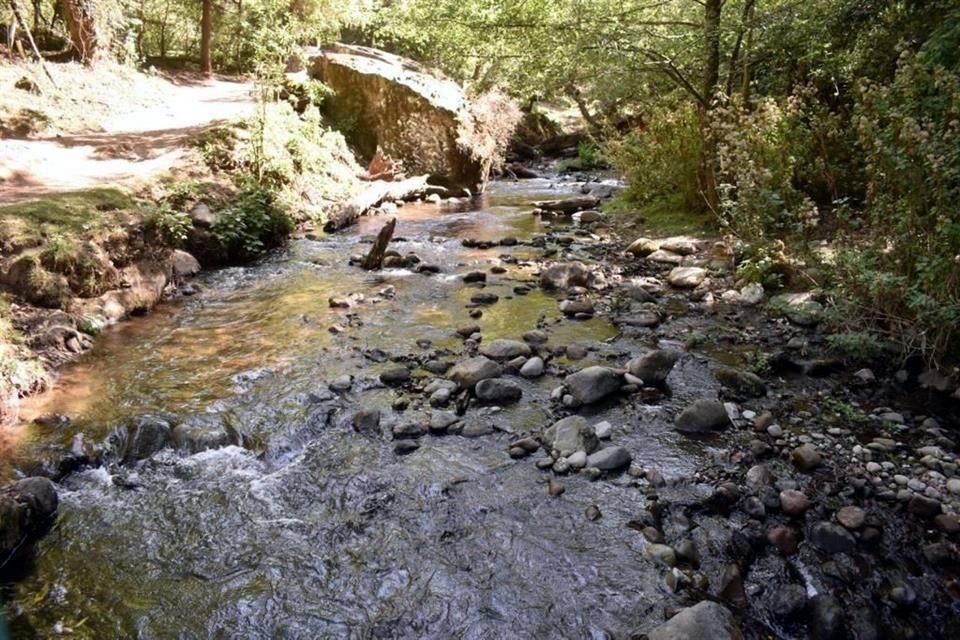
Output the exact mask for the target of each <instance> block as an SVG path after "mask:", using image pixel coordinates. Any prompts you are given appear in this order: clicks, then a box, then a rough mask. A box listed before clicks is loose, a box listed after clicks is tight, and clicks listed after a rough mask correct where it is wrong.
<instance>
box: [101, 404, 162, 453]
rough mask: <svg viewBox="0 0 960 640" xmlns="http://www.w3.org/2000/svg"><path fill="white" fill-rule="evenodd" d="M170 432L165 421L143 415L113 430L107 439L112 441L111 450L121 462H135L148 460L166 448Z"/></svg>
mask: <svg viewBox="0 0 960 640" xmlns="http://www.w3.org/2000/svg"><path fill="white" fill-rule="evenodd" d="M171 431H172V428H171V426H170V423H169V422H168V421H167V420H165V419H163V418H161V417H159V416H153V415H143V416H138V417H137V418H134V420H133V422H132V423H130V424H128V425H124V426H122V427H120V428H119V429H117V430H115V431H114V432H113V433H112V434H111V436H110V437H109V439H110V440H111V441H112V443H111V448H112V449H113V450H114V451H116V453H117V455H118V457H119V458H120V459H121V460H123V462H135V461H137V460H143V459H146V458H149V457H150V456H152V455H153V454H155V453H157V452H158V451H160V450H161V449H163V448H164V447H166V446H167V443H168V442H169V440H170V435H171Z"/></svg>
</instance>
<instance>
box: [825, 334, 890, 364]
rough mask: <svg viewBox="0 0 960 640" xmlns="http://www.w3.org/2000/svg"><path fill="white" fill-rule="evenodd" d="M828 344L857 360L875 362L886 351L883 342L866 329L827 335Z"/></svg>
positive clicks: (844, 355)
mask: <svg viewBox="0 0 960 640" xmlns="http://www.w3.org/2000/svg"><path fill="white" fill-rule="evenodd" d="M827 344H828V345H829V346H830V348H831V349H832V350H833V351H836V352H837V353H839V354H840V355H842V356H843V357H844V358H848V359H850V360H853V361H855V362H873V361H875V360H876V359H878V358H879V357H880V356H882V355H883V353H884V348H883V343H882V342H881V341H880V340H879V339H878V338H877V337H876V336H875V335H873V334H871V333H867V332H865V331H848V332H844V333H834V334H832V335H829V336H827Z"/></svg>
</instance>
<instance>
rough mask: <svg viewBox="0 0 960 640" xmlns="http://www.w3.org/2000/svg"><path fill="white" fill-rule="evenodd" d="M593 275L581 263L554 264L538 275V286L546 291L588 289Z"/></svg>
mask: <svg viewBox="0 0 960 640" xmlns="http://www.w3.org/2000/svg"><path fill="white" fill-rule="evenodd" d="M592 280H593V274H592V273H591V272H590V270H589V269H588V268H587V267H586V266H585V265H584V264H583V263H582V262H566V263H560V264H555V265H552V266H550V267H548V268H547V269H545V270H544V271H543V273H541V274H540V286H541V287H543V288H544V289H547V290H563V289H569V288H571V287H589V286H590V283H591V281H592Z"/></svg>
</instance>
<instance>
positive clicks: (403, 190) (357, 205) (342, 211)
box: [323, 176, 429, 232]
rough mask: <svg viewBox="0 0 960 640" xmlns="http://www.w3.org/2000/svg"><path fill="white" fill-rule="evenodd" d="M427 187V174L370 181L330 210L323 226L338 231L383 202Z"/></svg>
mask: <svg viewBox="0 0 960 640" xmlns="http://www.w3.org/2000/svg"><path fill="white" fill-rule="evenodd" d="M428 187H429V185H428V184H427V176H418V177H416V178H407V179H406V180H401V181H400V182H385V181H376V182H371V183H370V186H368V187H367V188H366V189H364V190H363V191H362V192H360V193H359V194H357V195H356V196H354V197H353V198H351V199H350V200H348V201H347V202H346V203H344V204H343V205H342V206H341V207H340V208H339V209H336V210H334V211H331V212H330V215H329V216H328V217H327V222H326V223H325V224H324V225H323V228H324V230H325V231H327V232H330V231H338V230H340V229H343V228H344V227H348V226H350V225H351V224H353V223H354V221H356V219H357V218H359V217H360V216H362V215H364V214H366V213H367V212H368V211H370V210H371V209H373V208H374V207H377V206H379V205H380V204H382V203H384V202H388V201H391V200H409V199H411V198H414V197H417V196H420V195H421V194H423V193H425V192H426V191H427V189H428Z"/></svg>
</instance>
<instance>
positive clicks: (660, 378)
mask: <svg viewBox="0 0 960 640" xmlns="http://www.w3.org/2000/svg"><path fill="white" fill-rule="evenodd" d="M679 357H680V354H679V353H677V352H676V351H665V350H663V349H655V350H653V351H650V352H648V353H645V354H644V355H642V356H637V357H636V358H634V359H632V360H630V362H628V363H627V370H628V371H629V372H630V373H631V374H633V375H635V376H637V377H638V378H640V379H641V380H643V382H644V384H648V385H658V384H663V383H664V382H666V380H667V376H669V375H670V371H671V370H672V369H673V365H675V364H676V363H677V360H678V359H679Z"/></svg>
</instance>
